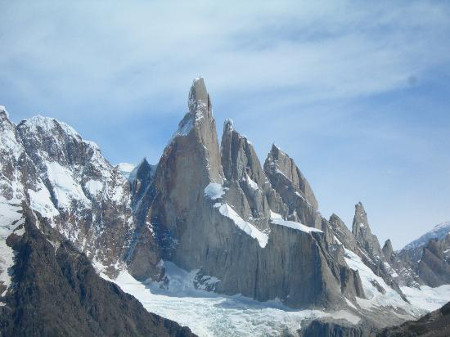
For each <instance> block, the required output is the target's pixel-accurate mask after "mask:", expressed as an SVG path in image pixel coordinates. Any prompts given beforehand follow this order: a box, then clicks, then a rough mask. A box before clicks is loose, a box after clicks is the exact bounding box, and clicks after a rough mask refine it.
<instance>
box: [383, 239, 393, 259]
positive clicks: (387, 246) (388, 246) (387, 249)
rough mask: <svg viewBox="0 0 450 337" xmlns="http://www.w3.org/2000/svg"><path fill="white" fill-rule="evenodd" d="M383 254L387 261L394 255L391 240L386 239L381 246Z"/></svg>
mask: <svg viewBox="0 0 450 337" xmlns="http://www.w3.org/2000/svg"><path fill="white" fill-rule="evenodd" d="M382 251H383V254H384V256H385V257H386V259H387V260H388V261H391V260H392V259H393V257H394V249H393V248H392V242H391V240H390V239H387V240H386V242H385V243H384V246H383V248H382Z"/></svg>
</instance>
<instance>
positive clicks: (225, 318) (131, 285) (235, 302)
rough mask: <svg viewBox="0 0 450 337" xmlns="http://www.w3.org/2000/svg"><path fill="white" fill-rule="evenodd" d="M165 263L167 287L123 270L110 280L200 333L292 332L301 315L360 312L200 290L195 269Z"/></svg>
mask: <svg viewBox="0 0 450 337" xmlns="http://www.w3.org/2000/svg"><path fill="white" fill-rule="evenodd" d="M165 267H166V270H167V275H168V278H169V286H168V289H161V288H160V287H159V284H155V283H148V284H146V285H144V284H143V283H140V282H139V281H136V280H135V279H134V278H133V277H132V276H130V275H129V274H128V273H127V272H126V271H122V272H121V273H120V275H119V276H118V278H117V279H115V280H113V282H115V283H117V284H118V285H119V286H120V287H121V288H122V290H124V291H125V292H127V293H129V294H131V295H133V296H135V297H136V298H137V299H138V300H139V301H140V302H141V303H142V304H143V305H144V307H145V308H146V309H147V310H148V311H150V312H154V313H156V314H158V315H161V316H163V317H167V318H169V319H171V320H174V321H176V322H178V323H180V324H181V325H186V326H189V328H191V330H192V331H193V332H194V333H196V334H198V335H199V336H200V337H212V336H214V337H222V336H252V337H253V336H255V337H258V336H278V335H281V334H282V333H284V332H289V333H291V334H295V333H296V331H297V330H298V329H300V328H301V322H302V321H304V320H306V319H316V318H321V317H330V318H331V317H333V318H336V319H343V320H347V321H348V322H350V323H353V324H355V323H358V322H359V317H358V316H356V315H355V314H353V313H351V312H347V311H344V310H340V311H337V312H324V311H321V310H293V309H291V308H286V307H285V306H283V305H282V304H281V303H279V302H278V301H270V302H258V301H255V300H252V299H249V298H246V297H243V296H240V295H235V296H225V295H219V294H216V293H212V292H206V291H203V290H198V289H195V288H194V286H193V284H192V280H193V276H195V274H194V273H195V272H194V273H193V272H191V273H188V272H186V271H184V270H181V269H179V268H178V267H176V266H175V265H173V264H170V263H167V262H166V263H165ZM102 276H103V277H104V278H106V279H108V278H107V277H106V276H105V275H102Z"/></svg>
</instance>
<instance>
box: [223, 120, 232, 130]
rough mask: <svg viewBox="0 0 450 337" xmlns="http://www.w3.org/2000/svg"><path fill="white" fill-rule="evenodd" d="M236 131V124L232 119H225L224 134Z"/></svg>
mask: <svg viewBox="0 0 450 337" xmlns="http://www.w3.org/2000/svg"><path fill="white" fill-rule="evenodd" d="M233 130H234V122H233V120H232V119H231V118H227V119H225V122H224V123H223V132H224V133H225V132H231V131H233Z"/></svg>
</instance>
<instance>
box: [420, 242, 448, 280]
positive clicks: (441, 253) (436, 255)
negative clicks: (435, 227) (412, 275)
mask: <svg viewBox="0 0 450 337" xmlns="http://www.w3.org/2000/svg"><path fill="white" fill-rule="evenodd" d="M449 247H450V235H447V236H445V237H444V238H443V239H440V240H430V241H429V242H428V244H427V245H426V246H425V247H424V248H423V252H422V257H421V259H420V262H419V264H418V275H419V277H420V279H421V280H422V281H423V282H424V283H425V284H426V285H429V286H430V287H438V286H441V285H443V284H448V283H450V258H449V254H448V248H449Z"/></svg>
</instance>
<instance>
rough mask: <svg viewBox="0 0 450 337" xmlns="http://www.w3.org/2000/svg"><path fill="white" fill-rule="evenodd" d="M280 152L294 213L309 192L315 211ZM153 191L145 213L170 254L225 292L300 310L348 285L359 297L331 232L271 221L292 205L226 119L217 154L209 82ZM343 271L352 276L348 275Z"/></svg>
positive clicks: (325, 302)
mask: <svg viewBox="0 0 450 337" xmlns="http://www.w3.org/2000/svg"><path fill="white" fill-rule="evenodd" d="M274 151H275V150H274ZM276 151H277V154H275V157H274V158H275V160H277V161H278V159H277V158H282V159H281V162H280V163H281V166H280V167H281V168H282V169H283V170H285V171H286V173H287V174H288V175H289V177H290V179H292V181H288V180H286V181H285V183H286V184H289V185H290V186H291V188H292V195H295V200H296V201H294V202H293V207H294V208H293V209H292V212H293V211H294V210H295V207H300V205H303V206H305V205H306V204H305V202H306V198H307V199H308V201H307V202H308V203H310V202H311V203H312V204H313V205H314V206H313V205H306V206H307V207H309V208H310V213H309V214H310V215H311V216H312V215H313V214H314V216H316V215H315V214H316V213H315V212H316V210H315V208H314V207H317V202H316V201H315V198H314V195H313V193H312V191H311V188H310V187H309V184H308V183H307V181H306V180H305V179H304V177H303V176H302V175H301V173H300V171H299V170H298V169H297V168H296V167H295V165H294V164H293V162H292V160H290V159H288V157H287V156H286V155H284V154H283V155H281V154H278V152H279V151H278V150H276ZM289 163H290V164H289ZM288 164H289V165H291V167H288ZM296 193H298V194H299V195H300V196H301V197H298V196H296ZM147 196H148V198H149V200H151V201H150V202H149V205H150V207H149V209H148V212H147V218H148V219H150V220H151V221H150V222H151V224H152V227H153V229H154V232H155V236H156V239H157V241H158V243H159V244H160V246H161V247H162V252H161V253H162V258H163V259H168V260H171V261H173V262H174V263H176V264H177V265H178V266H180V267H182V268H184V269H187V270H193V269H200V272H201V273H202V274H203V275H211V276H215V277H217V278H218V279H219V280H220V282H218V283H217V284H216V286H215V290H216V291H218V292H223V293H226V294H236V293H241V294H243V295H245V296H249V297H252V298H255V299H258V300H262V301H265V300H270V299H275V298H279V299H280V300H281V301H283V302H284V303H285V304H287V305H290V306H293V307H300V306H316V305H320V306H326V307H330V306H336V305H338V304H339V303H342V302H343V297H342V291H345V294H352V295H350V297H351V296H353V297H354V296H355V294H356V293H357V290H355V287H356V286H355V282H354V281H355V280H356V283H358V279H359V276H358V275H357V274H356V275H354V274H353V271H350V270H349V269H348V267H347V266H346V264H345V262H343V259H342V258H341V259H335V256H334V255H333V254H332V253H331V252H330V247H329V246H328V242H327V240H326V239H325V233H322V232H320V231H318V230H315V231H306V230H301V229H296V228H295V227H294V228H290V227H289V226H288V225H285V224H284V222H283V220H282V219H279V221H273V220H272V219H271V215H272V212H281V214H282V215H283V214H285V215H287V214H288V213H289V212H288V206H286V205H284V203H283V198H282V196H279V195H278V194H277V191H276V188H275V189H274V188H273V184H271V181H270V180H269V179H268V178H267V177H266V174H265V172H264V171H263V170H262V168H261V164H260V163H259V160H258V158H257V156H256V153H255V151H254V149H253V146H252V145H251V143H250V142H248V140H247V139H246V138H245V137H243V136H241V135H240V134H239V133H238V132H236V131H235V130H234V128H233V126H232V124H231V123H230V122H226V123H225V127H224V135H223V138H222V144H221V152H220V151H219V146H218V140H217V133H216V127H215V121H214V118H213V116H212V107H211V102H210V99H209V95H208V94H207V92H206V89H205V85H204V82H203V79H198V80H195V81H194V83H193V86H192V88H191V91H190V94H189V112H188V113H187V114H186V116H185V117H184V118H183V120H182V121H181V122H180V124H179V128H178V131H177V132H176V133H175V134H174V136H173V138H172V139H171V141H170V143H169V145H168V146H167V147H166V149H165V150H164V153H163V156H162V157H161V160H160V162H159V164H158V167H157V169H156V173H155V176H154V178H153V184H152V187H151V189H150V191H149V192H148V194H147ZM297 199H298V200H299V201H297ZM272 205H273V207H274V208H275V209H273V210H272V209H271V207H272ZM303 206H302V207H303ZM306 206H305V207H306ZM298 210H300V208H298ZM302 212H303V211H302ZM303 213H305V212H303ZM303 213H302V214H303ZM305 214H306V213H305ZM277 216H279V215H277ZM296 219H297V218H296ZM305 219H306V217H305ZM319 220H320V225H319V227H321V226H322V223H321V219H320V217H319ZM305 228H307V227H305ZM345 270H346V271H347V274H348V275H351V276H350V277H341V276H342V275H344V274H346V272H345ZM341 281H344V282H345V285H344V286H343V287H342V289H341V286H342V285H343V284H341ZM359 283H360V280H359ZM299 285H301V286H299Z"/></svg>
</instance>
